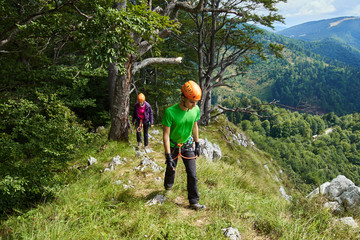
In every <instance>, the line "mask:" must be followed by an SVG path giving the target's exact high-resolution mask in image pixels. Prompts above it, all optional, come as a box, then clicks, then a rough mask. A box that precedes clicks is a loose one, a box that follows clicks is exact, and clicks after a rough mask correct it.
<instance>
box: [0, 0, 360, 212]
mask: <svg viewBox="0 0 360 240" xmlns="http://www.w3.org/2000/svg"><path fill="white" fill-rule="evenodd" d="M150 2H151V1H150ZM239 2H242V1H217V0H212V1H190V2H189V3H187V2H183V1H168V4H165V3H164V2H163V1H153V2H152V4H153V6H149V2H147V1H130V2H126V1H125V5H124V2H120V1H119V2H117V1H108V0H101V1H98V0H96V1H91V2H89V1H83V0H79V1H21V3H15V2H13V1H0V6H1V8H0V14H1V15H0V19H1V25H0V32H1V33H2V34H1V39H0V84H1V87H0V118H1V123H0V130H1V131H0V144H1V148H0V156H1V160H0V209H1V213H0V214H1V215H2V216H4V215H6V214H8V213H11V212H12V211H13V210H14V209H15V208H17V209H21V208H28V207H31V206H33V203H34V202H39V201H45V200H46V199H49V198H51V197H52V193H53V191H54V189H56V188H57V187H59V186H64V185H66V184H67V183H69V182H70V181H71V179H73V177H74V176H71V173H68V174H69V175H70V176H68V175H66V174H67V172H66V171H65V170H64V169H66V166H67V163H68V162H69V161H71V160H73V159H74V156H75V155H76V154H77V152H78V151H79V150H81V149H83V148H91V146H92V144H94V143H95V142H96V141H98V139H97V135H96V134H95V133H96V132H97V129H98V127H100V126H106V127H107V128H109V129H110V130H109V136H108V138H109V141H113V140H115V141H125V142H127V141H129V132H130V131H131V125H130V124H129V122H130V121H129V115H130V112H131V107H132V106H133V104H134V103H135V99H136V95H137V94H138V93H140V92H143V93H144V94H145V95H146V96H147V101H148V102H149V103H150V104H151V105H152V106H153V109H154V117H155V119H156V123H157V124H159V123H160V122H161V118H162V114H163V112H164V109H165V108H166V107H168V106H170V105H172V104H174V103H176V102H177V101H178V100H179V96H180V87H181V85H182V84H183V83H184V81H185V80H189V79H193V80H195V81H197V82H198V83H199V85H200V86H201V88H202V90H203V98H202V100H201V101H200V102H199V104H200V107H201V112H202V118H201V123H202V124H204V125H207V124H209V122H210V121H211V114H212V112H211V110H212V106H213V105H214V104H215V102H216V101H218V102H216V103H221V104H222V105H223V106H226V107H246V106H248V105H249V104H250V105H258V104H259V103H262V102H263V101H265V100H269V98H266V97H273V98H276V99H278V100H281V103H284V104H287V105H290V106H297V104H298V103H299V102H301V101H302V100H303V99H308V100H311V101H310V102H306V104H310V106H311V107H314V106H313V105H315V107H316V109H317V110H318V112H317V113H322V114H323V113H326V114H323V115H321V116H320V115H313V113H316V111H312V112H311V113H299V112H290V111H287V110H285V109H283V108H279V107H275V106H264V107H263V108H264V109H267V110H269V111H268V112H267V113H266V114H267V115H268V116H272V117H269V118H266V119H262V118H259V117H256V116H253V115H248V114H242V113H227V117H228V118H229V120H230V121H232V122H234V123H235V124H238V125H239V126H240V127H241V128H242V129H243V130H244V131H245V132H246V133H247V134H248V135H249V136H251V138H253V140H254V141H255V143H256V145H257V146H258V147H259V148H261V149H262V150H264V151H266V152H268V153H269V154H271V155H272V156H273V158H274V159H275V160H276V161H278V162H279V164H280V165H281V166H283V167H284V168H285V169H286V170H287V171H288V174H289V175H290V176H293V178H294V179H295V181H298V182H299V183H300V184H299V188H301V189H303V190H304V189H306V188H307V187H308V186H310V185H311V186H314V185H318V184H321V183H322V182H323V181H326V180H329V179H331V178H333V177H334V176H336V175H337V174H345V175H347V176H348V177H349V178H350V179H351V180H353V181H354V182H356V183H357V184H360V183H359V182H358V181H359V180H358V179H359V174H360V172H359V167H358V165H359V164H360V160H359V149H360V145H359V141H358V140H359V138H360V132H359V131H360V126H359V115H358V114H357V113H353V114H350V113H352V112H354V111H355V110H358V109H359V105H358V104H359V101H356V100H357V99H356V91H357V90H358V89H359V73H358V71H357V70H355V69H354V68H351V67H340V66H337V65H330V64H329V63H328V62H325V61H320V60H319V61H314V62H306V61H301V59H300V60H299V62H297V61H295V60H294V61H295V63H294V64H293V66H292V67H288V65H287V63H286V62H285V60H284V59H288V58H287V57H288V56H289V55H288V47H287V46H285V45H284V44H285V43H284V42H281V41H280V40H277V41H273V42H271V41H268V40H267V39H266V38H264V36H263V35H264V31H263V30H261V29H259V28H258V27H257V26H256V24H260V25H264V26H267V27H271V26H272V25H273V23H274V22H279V21H280V22H281V21H282V19H283V18H282V16H279V15H277V13H276V8H275V7H274V4H275V3H276V2H279V1H275V0H271V1H268V0H266V1H265V0H261V1H249V2H250V3H249V5H243V6H241V8H239V7H238V6H237V4H239ZM170 3H171V4H173V5H171V4H170ZM156 6H158V7H156ZM225 7H226V8H225ZM258 7H261V8H263V9H265V10H267V11H268V15H257V14H256V13H255V12H253V9H256V8H258ZM160 9H161V10H160ZM234 13H235V14H234ZM230 16H232V17H230ZM249 23H251V24H249ZM254 24H255V25H254ZM298 48H300V49H302V48H301V47H298ZM283 50H284V51H283ZM301 51H302V50H299V51H298V52H301ZM298 52H296V53H298ZM309 54H310V53H309ZM305 55H306V54H305V53H302V54H300V56H305ZM316 58H321V57H319V56H316ZM266 59H268V61H269V62H266ZM252 65H254V66H252ZM256 65H257V66H258V67H263V66H270V67H269V69H266V68H265V69H264V71H263V72H262V73H261V74H258V75H256V74H257V73H258V72H256V71H252V70H253V69H255V66H256ZM271 69H272V70H273V71H271ZM274 69H276V71H275V70H274ZM266 70H268V71H266ZM247 72H249V73H250V76H254V75H256V76H257V81H260V84H259V86H260V87H256V89H260V90H259V91H254V92H251V91H247V92H245V93H242V92H241V91H239V92H236V94H233V95H232V94H231V93H230V92H228V95H224V93H223V92H227V89H228V88H233V87H234V86H237V85H241V84H243V83H246V81H247V80H246V79H245V78H246V76H248V75H247ZM251 74H252V75H251ZM239 79H240V80H239ZM269 79H270V80H269ZM319 79H321V81H319ZM352 80H354V81H352ZM269 81H270V83H273V85H271V87H269V86H268V85H266V88H264V85H262V84H269ZM314 82H316V84H314ZM261 88H263V89H265V90H264V91H267V92H264V91H263V92H261V91H262V90H261ZM234 89H235V88H234ZM269 89H270V90H269ZM250 90H251V89H250ZM217 91H218V92H222V94H218V92H217ZM250 93H253V96H254V97H253V96H251V95H250ZM256 93H264V95H263V96H266V97H265V98H264V97H260V96H259V95H257V94H256ZM239 96H243V97H241V98H239ZM309 96H312V97H313V98H310V97H309ZM256 97H257V98H256ZM215 100H216V101H215ZM220 100H221V102H220ZM264 103H266V102H264ZM332 112H333V113H332ZM338 115H339V116H338ZM340 115H341V116H340ZM120 116H125V117H120ZM328 128H331V129H332V130H333V131H332V132H331V133H329V134H324V132H325V130H326V129H328ZM314 135H318V137H317V138H316V140H314V138H313V136H314ZM58 172H65V174H64V175H61V176H62V177H61V178H59V177H58V176H59V175H57V173H58Z"/></svg>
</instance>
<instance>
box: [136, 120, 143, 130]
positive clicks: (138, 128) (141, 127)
mask: <svg viewBox="0 0 360 240" xmlns="http://www.w3.org/2000/svg"><path fill="white" fill-rule="evenodd" d="M142 129H143V121H142V119H140V124H139V127H137V128H136V131H137V132H141V131H142Z"/></svg>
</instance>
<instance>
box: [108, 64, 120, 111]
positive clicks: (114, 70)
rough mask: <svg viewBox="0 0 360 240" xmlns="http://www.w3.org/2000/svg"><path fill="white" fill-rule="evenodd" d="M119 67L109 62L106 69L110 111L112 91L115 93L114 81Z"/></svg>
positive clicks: (112, 99) (112, 97)
mask: <svg viewBox="0 0 360 240" xmlns="http://www.w3.org/2000/svg"><path fill="white" fill-rule="evenodd" d="M118 72H119V69H118V68H117V67H116V63H110V64H109V69H108V73H109V76H108V87H109V103H110V111H111V109H112V106H113V101H114V93H115V83H116V78H117V76H118Z"/></svg>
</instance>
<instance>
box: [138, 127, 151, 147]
mask: <svg viewBox="0 0 360 240" xmlns="http://www.w3.org/2000/svg"><path fill="white" fill-rule="evenodd" d="M139 125H140V121H136V124H135V127H136V140H137V142H138V143H141V142H142V139H141V132H144V146H145V147H146V146H147V145H149V126H150V124H149V122H146V123H143V125H142V131H140V132H138V130H137V129H138V127H139Z"/></svg>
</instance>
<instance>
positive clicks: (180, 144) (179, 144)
mask: <svg viewBox="0 0 360 240" xmlns="http://www.w3.org/2000/svg"><path fill="white" fill-rule="evenodd" d="M183 145H184V144H183V143H178V144H177V146H178V147H179V154H178V155H177V156H176V157H175V158H173V160H175V159H177V158H178V157H179V156H180V157H181V158H182V159H195V158H197V157H198V155H195V156H194V157H185V156H183V155H182V154H181V147H182V146H183Z"/></svg>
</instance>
